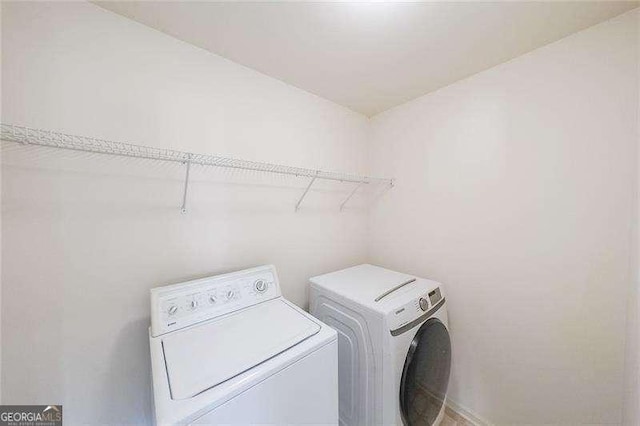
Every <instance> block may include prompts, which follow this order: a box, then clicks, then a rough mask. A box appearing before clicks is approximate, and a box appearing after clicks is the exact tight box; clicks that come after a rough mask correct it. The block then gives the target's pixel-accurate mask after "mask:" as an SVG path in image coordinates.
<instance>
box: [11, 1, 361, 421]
mask: <svg viewBox="0 0 640 426" xmlns="http://www.w3.org/2000/svg"><path fill="white" fill-rule="evenodd" d="M2 59H3V61H2V66H3V68H2V88H3V91H2V106H3V110H2V121H3V122H7V123H12V124H21V125H28V126H31V127H35V128H44V129H57V130H61V131H66V132H69V133H73V134H80V135H89V136H96V137H102V138H105V139H111V140H123V141H131V142H134V143H142V144H148V145H152V146H159V147H171V148H177V149H183V150H189V151H195V152H204V153H219V154H226V155H232V156H236V157H240V158H246V159H255V160H261V161H270V162H277V163H284V164H291V165H298V166H303V167H305V166H308V167H314V168H324V169H334V170H344V171H353V172H364V171H365V161H366V155H365V148H366V145H365V143H366V137H367V130H368V121H367V119H366V118H365V117H363V116H361V115H359V114H356V113H354V112H352V111H349V110H347V109H345V108H343V107H340V106H337V105H335V104H333V103H331V102H329V101H326V100H323V99H320V98H318V97H316V96H314V95H311V94H308V93H306V92H303V91H301V90H299V89H295V88H292V87H290V86H287V85H285V84H284V83H282V82H279V81H277V80H274V79H271V78H268V77H265V76H263V75H261V74H259V73H257V72H255V71H252V70H249V69H247V68H244V67H242V66H239V65H237V64H234V63H232V62H230V61H227V60H225V59H222V58H220V57H217V56H215V55H212V54H210V53H208V52H206V51H203V50H201V49H198V48H195V47H193V46H190V45H188V44H186V43H184V42H180V41H178V40H175V39H173V38H171V37H169V36H166V35H164V34H161V33H159V32H156V31H154V30H151V29H149V28H147V27H144V26H142V25H140V24H137V23H134V22H132V21H129V20H128V19H126V18H123V17H121V16H118V15H115V14H113V13H111V12H108V11H106V10H104V9H102V8H99V7H97V6H95V5H92V4H88V3H77V2H70V3H59V2H54V3H46V2H42V3H4V4H3V16H2ZM4 157H5V158H4V159H3V170H2V172H3V176H2V191H3V192H2V237H3V238H2V249H3V250H2V255H3V258H2V261H3V269H2V292H3V299H2V303H3V305H2V314H3V321H2V349H3V354H2V355H3V359H2V367H3V374H4V376H3V381H2V388H3V397H4V401H3V402H5V403H24V404H30V403H39V404H50V403H61V404H64V412H65V422H68V423H69V424H78V423H90V424H96V423H103V424H104V423H110V424H118V423H119V424H125V423H126V424H146V423H148V422H149V421H150V416H151V413H150V410H151V403H150V386H151V384H150V373H149V369H150V365H149V353H148V340H147V339H148V337H147V327H148V325H149V289H150V288H151V287H155V286H159V285H164V284H170V283H174V282H179V281H182V280H186V279H191V278H196V277H201V276H206V275H209V274H216V273H220V272H224V271H230V270H236V269H240V268H245V267H250V266H255V265H260V264H266V263H273V264H275V265H276V266H277V268H278V270H279V273H280V278H281V282H282V288H283V292H284V295H285V296H286V297H288V298H290V299H291V300H293V301H294V302H295V303H297V304H299V305H301V306H304V305H305V304H306V299H307V296H306V287H307V285H306V283H307V278H308V277H310V276H313V275H316V274H319V273H323V272H326V271H330V270H334V269H339V268H343V267H346V266H350V265H353V264H356V263H360V262H363V261H365V255H366V248H365V240H366V237H365V232H366V217H365V211H364V210H363V209H362V208H361V206H362V203H361V200H360V201H359V200H358V198H357V197H356V198H355V199H354V204H352V205H351V206H350V208H349V209H347V210H346V211H345V212H343V213H339V212H338V206H339V205H340V203H341V202H342V200H343V198H344V197H346V195H347V194H348V193H349V192H350V190H351V188H352V187H351V186H349V185H342V186H340V185H339V184H338V185H332V186H325V187H323V186H322V185H320V186H319V188H324V189H323V191H322V192H319V191H313V192H312V193H311V194H310V195H309V196H308V198H307V199H306V200H305V203H304V204H303V206H302V209H301V211H300V212H298V213H294V210H293V206H294V205H295V202H296V201H297V198H298V197H299V196H300V194H301V193H302V189H303V187H304V185H305V184H306V182H303V181H296V180H295V179H293V180H292V179H282V178H273V179H271V180H269V181H268V182H267V181H265V180H264V179H262V178H260V177H258V176H256V175H251V174H249V175H247V174H242V173H231V172H215V171H209V172H206V173H203V172H202V171H197V170H195V169H194V170H193V172H194V175H193V181H192V184H191V186H190V189H189V213H188V214H187V215H181V214H180V213H179V206H180V202H181V197H182V185H183V182H182V177H183V174H184V170H183V168H182V167H181V166H180V165H176V166H170V165H167V166H159V165H157V164H153V165H149V164H148V163H145V162H144V161H135V160H121V159H104V158H99V157H91V156H87V155H84V154H59V153H51V152H44V151H42V149H33V150H30V149H16V147H15V146H13V145H12V146H11V147H9V148H8V149H7V150H6V151H5V153H4ZM293 185H295V186H293ZM265 320H268V319H265Z"/></svg>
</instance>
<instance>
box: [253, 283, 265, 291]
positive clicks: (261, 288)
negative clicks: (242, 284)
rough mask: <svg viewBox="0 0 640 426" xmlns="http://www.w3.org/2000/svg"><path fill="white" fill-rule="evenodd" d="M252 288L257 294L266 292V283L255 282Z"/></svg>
mask: <svg viewBox="0 0 640 426" xmlns="http://www.w3.org/2000/svg"><path fill="white" fill-rule="evenodd" d="M253 287H254V288H255V289H256V291H257V292H258V293H264V292H265V291H266V290H267V282H266V281H265V280H257V281H256V282H255V283H254V284H253Z"/></svg>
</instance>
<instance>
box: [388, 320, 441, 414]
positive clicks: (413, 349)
mask: <svg viewBox="0 0 640 426" xmlns="http://www.w3.org/2000/svg"><path fill="white" fill-rule="evenodd" d="M450 369H451V340H450V339H449V332H448V331H447V328H446V327H445V326H444V324H443V323H442V322H440V320H438V319H436V318H431V319H430V320H428V321H426V322H425V323H424V324H422V326H421V327H420V329H419V330H418V332H417V333H416V336H415V337H414V339H413V341H412V342H411V346H410V347H409V352H408V354H407V359H406V361H405V363H404V369H403V370H402V381H401V382H400V410H401V412H402V420H403V421H404V423H405V425H411V426H414V425H416V426H417V425H428V426H430V425H432V424H433V423H434V422H435V421H436V418H437V417H438V414H439V413H440V410H441V409H442V406H443V405H444V400H445V396H446V394H447V386H448V384H449V372H450Z"/></svg>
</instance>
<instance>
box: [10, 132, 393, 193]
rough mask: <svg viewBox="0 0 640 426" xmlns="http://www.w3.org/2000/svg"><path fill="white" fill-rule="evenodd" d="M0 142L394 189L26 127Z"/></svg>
mask: <svg viewBox="0 0 640 426" xmlns="http://www.w3.org/2000/svg"><path fill="white" fill-rule="evenodd" d="M0 128H1V132H0V133H1V138H2V139H3V140H6V141H11V142H18V143H22V144H29V145H39V146H46V147H52V148H62V149H67V150H73V151H84V152H91V153H98V154H109V155H118V156H124V157H134V158H144V159H149V160H159V161H172V162H178V163H187V162H189V163H190V164H191V165H194V164H197V165H202V166H213V167H224V168H231V169H242V170H251V171H257V172H265V173H276V174H282V175H291V176H298V177H308V178H315V179H322V180H331V181H340V182H354V183H362V184H369V183H382V184H388V185H393V181H392V179H384V178H377V177H371V176H362V175H355V174H348V173H338V172H327V171H322V170H315V169H305V168H302V167H291V166H284V165H279V164H272V163H262V162H257V161H247V160H239V159H235V158H229V157H221V156H217V155H209V154H195V153H191V152H185V151H176V150H172V149H163V148H154V147H149V146H143V145H134V144H129V143H123V142H113V141H107V140H104V139H98V138H92V137H86V136H76V135H70V134H66V133H60V132H55V131H50V130H40V129H32V128H29V127H23V126H15V125H11V124H0Z"/></svg>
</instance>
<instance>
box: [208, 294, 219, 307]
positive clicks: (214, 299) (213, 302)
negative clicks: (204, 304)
mask: <svg viewBox="0 0 640 426" xmlns="http://www.w3.org/2000/svg"><path fill="white" fill-rule="evenodd" d="M217 300H218V299H216V296H214V295H213V294H212V295H211V296H209V303H211V304H212V305H213V304H215V303H216V301H217Z"/></svg>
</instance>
